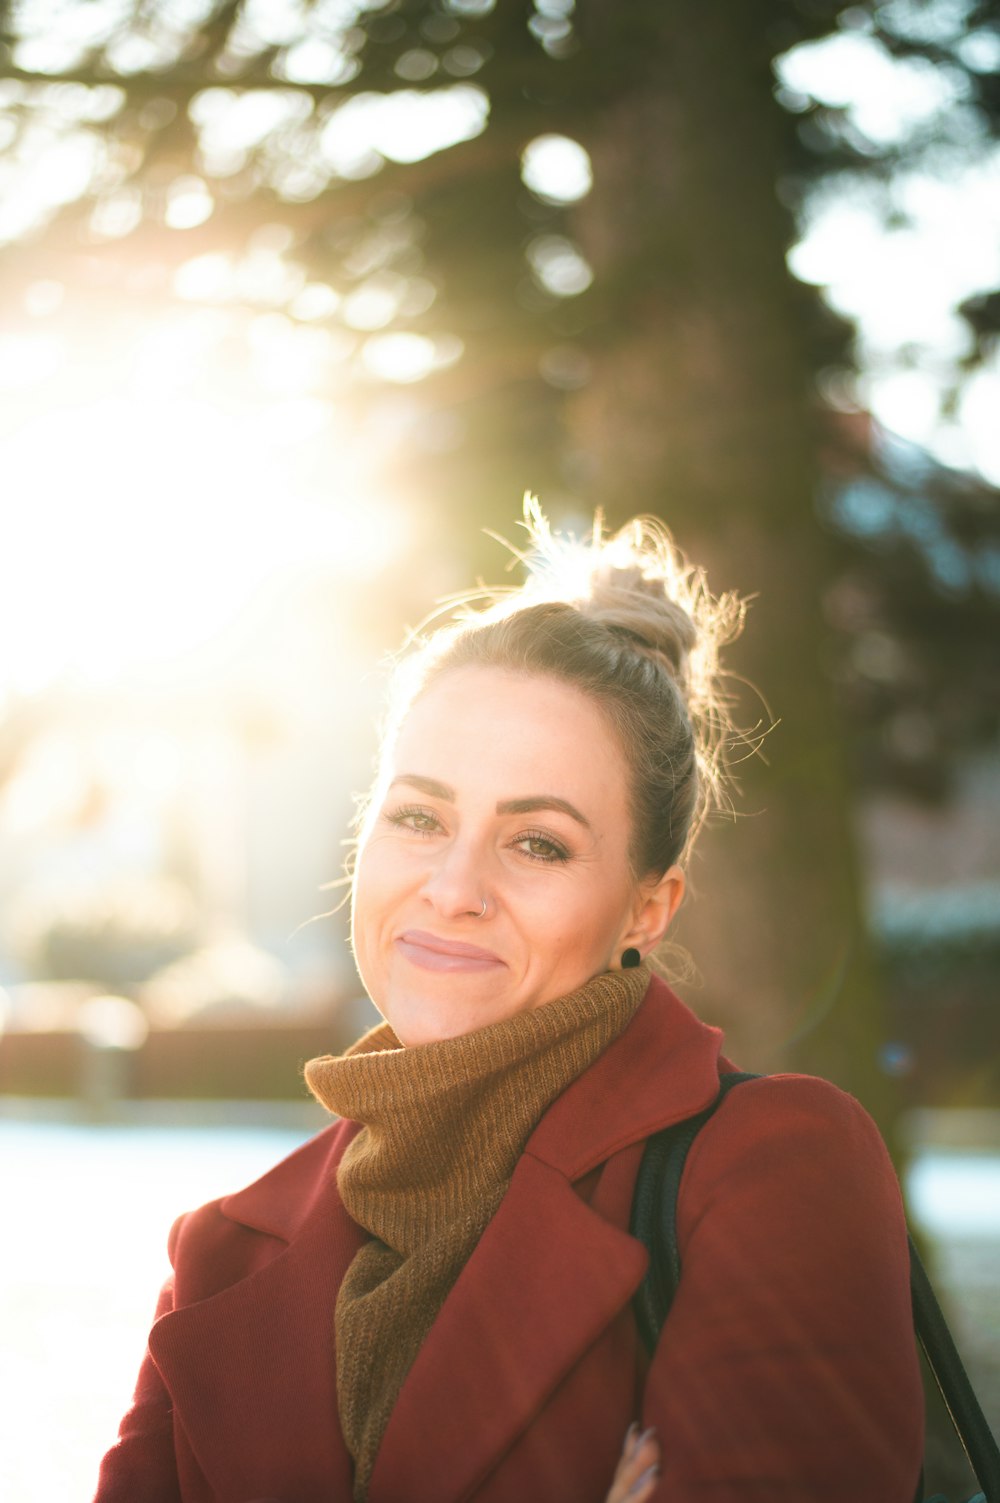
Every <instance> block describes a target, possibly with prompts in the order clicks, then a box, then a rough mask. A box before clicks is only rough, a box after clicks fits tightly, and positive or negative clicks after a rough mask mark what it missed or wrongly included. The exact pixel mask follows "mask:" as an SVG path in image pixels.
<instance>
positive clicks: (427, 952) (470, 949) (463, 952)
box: [395, 929, 504, 971]
mask: <svg viewBox="0 0 1000 1503" xmlns="http://www.w3.org/2000/svg"><path fill="white" fill-rule="evenodd" d="M395 946H396V949H397V951H398V952H399V953H400V954H401V955H402V956H404V958H405V959H406V960H408V961H410V963H411V964H412V965H415V966H419V968H420V969H421V970H424V971H489V970H498V969H500V968H502V967H503V966H504V962H503V961H502V960H501V959H500V957H499V955H495V954H494V953H493V951H492V950H484V949H482V948H481V946H479V945H467V944H464V943H463V942H462V941H461V940H458V939H442V938H441V937H440V935H437V934H428V933H427V932H426V930H424V929H407V930H405V931H404V932H403V933H402V934H400V935H399V936H398V937H397V939H396V940H395Z"/></svg>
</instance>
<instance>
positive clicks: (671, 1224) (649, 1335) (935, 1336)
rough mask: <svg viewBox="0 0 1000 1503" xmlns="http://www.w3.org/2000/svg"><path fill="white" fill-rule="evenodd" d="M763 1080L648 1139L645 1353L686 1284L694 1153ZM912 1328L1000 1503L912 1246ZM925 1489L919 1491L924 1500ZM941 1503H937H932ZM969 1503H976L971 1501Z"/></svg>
mask: <svg viewBox="0 0 1000 1503" xmlns="http://www.w3.org/2000/svg"><path fill="white" fill-rule="evenodd" d="M759 1079H760V1077H759V1076H757V1075H750V1074H735V1073H734V1074H730V1075H723V1076H721V1077H720V1079H719V1094H718V1095H717V1096H716V1098H715V1100H714V1101H713V1102H711V1104H710V1105H709V1106H707V1107H705V1109H704V1111H701V1112H699V1113H698V1114H697V1116H694V1117H688V1118H686V1119H685V1120H684V1121H683V1122H675V1123H674V1124H673V1125H672V1126H670V1127H665V1128H663V1130H662V1131H661V1132H658V1133H654V1134H653V1136H652V1137H651V1138H649V1139H647V1142H646V1147H645V1149H644V1150H643V1155H642V1162H641V1163H640V1165H639V1173H638V1176H637V1178H636V1182H635V1193H634V1195H633V1199H632V1216H631V1221H630V1224H629V1230H630V1231H631V1233H632V1236H633V1237H637V1238H638V1239H639V1241H640V1242H642V1243H643V1244H644V1246H645V1247H646V1249H647V1251H648V1252H649V1268H648V1269H647V1271H646V1276H645V1278H644V1279H643V1281H642V1283H641V1285H640V1286H639V1288H638V1290H637V1291H636V1293H635V1296H634V1299H633V1301H632V1304H633V1308H634V1310H635V1317H636V1322H637V1324H638V1327H639V1332H640V1334H641V1336H642V1340H643V1343H644V1345H645V1347H646V1350H647V1351H648V1352H649V1354H650V1356H652V1354H653V1351H654V1349H655V1347H656V1343H657V1341H658V1339H659V1335H660V1331H661V1330H662V1328H663V1323H664V1321H665V1320H666V1318H667V1314H668V1312H669V1310H670V1306H671V1304H672V1303H673V1299H674V1295H675V1294H676V1292H677V1285H678V1283H679V1282H680V1276H681V1259H680V1252H679V1251H678V1247H677V1196H678V1192H679V1190H680V1183H681V1175H682V1174H683V1173H684V1164H685V1161H686V1159H687V1156H688V1150H689V1149H690V1147H691V1144H692V1143H693V1142H694V1140H695V1138H696V1137H697V1136H698V1133H699V1132H700V1131H701V1129H702V1128H703V1127H704V1125H705V1123H706V1122H707V1121H708V1120H709V1118H710V1117H711V1116H712V1114H713V1113H714V1112H715V1111H716V1110H717V1108H718V1107H719V1105H720V1104H721V1102H722V1101H723V1100H724V1098H725V1096H726V1094H727V1092H728V1091H730V1090H731V1089H732V1088H733V1086H737V1085H740V1084H742V1082H743V1081H745V1080H759ZM909 1249H910V1294H911V1298H912V1301H913V1325H914V1329H915V1331H916V1334H917V1339H918V1340H919V1342H920V1345H921V1347H922V1348H923V1352H924V1356H925V1357H926V1359H927V1365H928V1367H929V1368H930V1370H931V1373H932V1374H933V1376H934V1381H935V1382H936V1384H937V1386H938V1388H939V1389H940V1390H941V1396H942V1398H943V1399H944V1402H945V1405H946V1407H947V1410H948V1413H949V1415H950V1416H951V1421H952V1424H953V1425H954V1426H955V1430H956V1431H957V1433H958V1438H959V1440H960V1441H961V1442H962V1445H963V1447H964V1448H965V1453H966V1455H967V1456H968V1458H969V1461H970V1463H971V1465H972V1469H973V1471H974V1472H975V1474H976V1478H977V1480H978V1482H979V1484H980V1486H981V1487H982V1489H983V1491H982V1494H977V1498H978V1497H982V1498H984V1499H985V1503H1000V1448H998V1446H997V1443H996V1441H995V1440H994V1438H993V1434H992V1431H991V1429H990V1426H989V1425H988V1424H987V1421H986V1417H985V1415H984V1414H983V1411H982V1409H981V1407H980V1405H979V1400H978V1399H977V1398H976V1395H975V1391H974V1389H973V1387H972V1384H971V1383H970V1382H969V1377H968V1374H967V1373H966V1371H965V1368H964V1367H963V1365H962V1359H961V1357H960V1356H959V1355H958V1350H957V1348H956V1346H955V1342H954V1340H953V1338H952V1334H951V1332H950V1330H949V1329H948V1323H947V1321H946V1320H945V1318H944V1315H943V1313H942V1310H941V1306H940V1305H939V1304H938V1302H937V1297H936V1295H935V1293H934V1290H933V1288H932V1286H931V1282H930V1280H929V1279H928V1277H927V1274H926V1272H925V1270H924V1267H923V1264H922V1263H921V1261H920V1258H919V1256H918V1254H917V1250H916V1248H915V1247H914V1245H913V1239H912V1237H911V1238H909ZM922 1493H923V1488H922V1487H920V1488H918V1492H917V1497H918V1498H919V1497H921V1495H922ZM931 1503H934V1500H931ZM969 1503H976V1499H975V1498H973V1499H970V1500H969Z"/></svg>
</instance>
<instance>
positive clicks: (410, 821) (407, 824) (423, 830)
mask: <svg viewBox="0 0 1000 1503" xmlns="http://www.w3.org/2000/svg"><path fill="white" fill-rule="evenodd" d="M384 817H385V819H386V820H387V821H388V823H389V824H391V825H395V827H396V828H397V829H400V830H412V831H413V833H414V834H415V835H435V834H437V832H438V830H440V828H441V821H440V820H439V819H438V817H437V815H436V814H433V813H432V812H431V810H430V809H421V808H420V807H419V806H414V807H411V808H402V809H392V810H388V811H387V812H386V814H385V816H384Z"/></svg>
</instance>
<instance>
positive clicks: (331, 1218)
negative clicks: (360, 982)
mask: <svg viewBox="0 0 1000 1503" xmlns="http://www.w3.org/2000/svg"><path fill="white" fill-rule="evenodd" d="M345 1126H346V1124H345ZM337 1136H338V1138H340V1139H342V1140H343V1141H342V1142H339V1143H338V1144H337V1147H338V1149H340V1151H342V1148H343V1146H344V1143H345V1142H346V1140H347V1139H348V1138H349V1136H350V1134H349V1133H348V1132H341V1131H340V1130H338V1131H337ZM308 1147H309V1145H307V1148H308ZM329 1157H330V1159H331V1160H332V1159H333V1158H334V1155H330V1156H329ZM336 1157H337V1158H339V1152H338V1153H337V1154H336ZM281 1168H284V1169H285V1174H286V1176H287V1173H288V1171H287V1167H285V1166H279V1171H272V1174H271V1175H269V1176H265V1177H264V1179H263V1180H261V1181H259V1182H258V1183H257V1184H256V1185H253V1186H251V1187H250V1188H249V1189H248V1190H246V1191H243V1192H241V1194H239V1195H236V1196H231V1197H229V1199H228V1200H227V1201H224V1202H223V1210H224V1212H225V1214H226V1215H227V1216H228V1217H229V1219H230V1220H235V1221H240V1222H241V1223H242V1224H244V1225H246V1226H250V1227H253V1228H254V1231H253V1233H251V1234H250V1245H251V1246H252V1247H253V1248H254V1249H255V1251H258V1244H259V1241H260V1239H261V1237H262V1236H267V1237H269V1238H272V1239H277V1238H279V1237H280V1238H281V1239H282V1242H283V1241H284V1235H283V1234H287V1235H289V1236H291V1237H292V1240H291V1241H290V1242H289V1244H288V1245H286V1246H282V1245H281V1244H280V1243H278V1242H275V1246H276V1247H277V1248H278V1250H277V1252H276V1255H275V1256H273V1257H271V1258H270V1260H269V1261H267V1262H264V1263H263V1265H262V1266H259V1267H257V1268H256V1269H255V1271H253V1272H251V1273H250V1274H249V1275H248V1276H247V1277H244V1278H240V1279H239V1280H238V1281H237V1282H234V1283H231V1284H229V1285H228V1287H225V1288H223V1289H222V1290H221V1292H219V1293H217V1294H213V1295H211V1296H210V1297H209V1298H207V1299H199V1300H198V1301H197V1302H196V1303H193V1304H184V1305H182V1307H181V1308H179V1309H177V1310H176V1311H174V1312H172V1313H171V1314H168V1315H166V1316H164V1317H163V1319H162V1320H160V1321H158V1322H157V1323H156V1325H155V1326H154V1327H153V1330H152V1332H151V1334H150V1351H151V1353H152V1356H153V1359H154V1361H155V1362H156V1364H157V1367H158V1368H159V1369H160V1372H161V1374H162V1375H163V1378H164V1381H165V1382H166V1384H167V1387H168V1389H169V1391H170V1393H171V1395H172V1398H173V1401H174V1406H175V1409H176V1412H177V1416H178V1419H179V1422H180V1425H181V1427H182V1429H183V1431H184V1433H185V1435H186V1437H187V1440H188V1442H189V1444H190V1446H191V1448H192V1450H193V1452H194V1455H195V1458H196V1460H197V1462H198V1465H199V1467H200V1468H201V1470H202V1472H203V1473H204V1474H205V1476H206V1478H207V1479H208V1481H209V1483H210V1485H211V1486H212V1488H213V1490H214V1491H213V1496H218V1497H219V1498H226V1499H229V1498H233V1499H246V1498H260V1497H263V1496H273V1497H275V1498H294V1499H295V1500H296V1503H350V1499H351V1463H350V1458H349V1456H348V1454H347V1450H346V1447H345V1445H344V1442H343V1437H342V1435H341V1432H340V1425H339V1423H338V1419H337V1394H336V1367H335V1354H334V1338H333V1311H334V1304H335V1301H336V1296H337V1290H338V1288H339V1286H340V1281H341V1279H342V1278H343V1275H344V1272H345V1270H346V1269H347V1267H348V1265H349V1263H350V1262H351V1259H352V1258H353V1257H354V1254H355V1253H356V1252H357V1250H358V1248H359V1247H360V1245H361V1243H362V1242H363V1241H364V1240H365V1233H364V1232H363V1231H362V1230H361V1228H360V1227H358V1226H357V1225H356V1224H355V1223H354V1222H353V1221H351V1219H350V1217H349V1216H348V1215H347V1213H346V1211H345V1210H344V1208H343V1206H342V1205H341V1202H340V1198H339V1196H338V1195H337V1193H336V1186H335V1183H334V1179H333V1175H332V1173H323V1174H322V1175H321V1176H320V1177H319V1180H318V1182H317V1188H316V1189H315V1191H314V1193H313V1194H312V1196H311V1198H310V1200H309V1202H308V1209H307V1211H306V1214H305V1216H304V1217H302V1218H301V1219H299V1218H300V1217H301V1208H302V1200H301V1198H298V1199H297V1198H296V1197H295V1196H282V1197H281V1200H280V1201H278V1200H277V1199H276V1197H275V1195H274V1192H273V1189H271V1190H270V1191H269V1188H268V1182H269V1181H271V1180H273V1179H274V1177H275V1175H276V1174H277V1173H279V1172H281ZM312 1174H313V1176H314V1175H315V1169H313V1171H312ZM295 1207H297V1209H293V1208H295ZM286 1208H287V1210H286ZM288 1218H291V1219H290V1220H289V1219H288Z"/></svg>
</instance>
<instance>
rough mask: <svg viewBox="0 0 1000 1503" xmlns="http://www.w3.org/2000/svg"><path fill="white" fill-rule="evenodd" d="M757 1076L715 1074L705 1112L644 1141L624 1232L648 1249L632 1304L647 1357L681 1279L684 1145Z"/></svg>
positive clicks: (654, 1343) (657, 1337)
mask: <svg viewBox="0 0 1000 1503" xmlns="http://www.w3.org/2000/svg"><path fill="white" fill-rule="evenodd" d="M759 1078H760V1077H759V1076H757V1075H750V1074H737V1073H733V1074H730V1075H722V1076H720V1078H719V1094H718V1095H717V1096H716V1098H715V1100H714V1101H713V1102H711V1103H710V1105H708V1106H706V1107H705V1109H704V1111H700V1112H699V1113H698V1114H697V1116H695V1117H686V1118H685V1119H684V1121H683V1122H674V1123H673V1124H672V1125H671V1126H670V1127H665V1128H663V1130H662V1131H661V1132H658V1133H654V1134H653V1136H652V1137H651V1138H647V1140H646V1147H645V1149H644V1150H643V1155H642V1162H641V1164H640V1165H639V1174H638V1177H637V1179H636V1182H635V1193H634V1195H633V1197H632V1216H631V1221H630V1223H629V1230H630V1232H631V1233H632V1236H633V1237H638V1239H639V1241H640V1242H642V1243H643V1245H644V1246H645V1248H646V1249H647V1251H648V1253H649V1267H648V1269H647V1270H646V1276H645V1278H644V1279H643V1281H642V1283H641V1284H640V1286H639V1288H638V1289H637V1290H636V1293H635V1296H634V1298H633V1301H632V1305H633V1309H634V1310H635V1317H636V1321H637V1322H638V1325H639V1332H640V1334H641V1336H642V1339H643V1343H644V1344H645V1347H646V1350H647V1351H648V1352H649V1354H650V1355H651V1356H652V1353H653V1349H654V1347H655V1346H656V1343H657V1341H658V1339H659V1335H660V1330H661V1329H662V1326H663V1322H664V1321H665V1320H666V1318H667V1312H668V1310H669V1309H670V1306H671V1305H672V1303H673V1299H674V1295H675V1293H676V1292H677V1285H678V1283H679V1282H680V1276H681V1258H680V1253H679V1252H678V1250H677V1193H678V1191H679V1189H680V1183H681V1175H682V1174H683V1173H684V1163H685V1160H686V1159H687V1156H688V1149H689V1148H690V1147H691V1144H692V1143H693V1142H694V1140H695V1138H696V1137H697V1136H698V1133H699V1132H700V1131H701V1129H702V1128H703V1127H704V1125H705V1123H706V1122H707V1121H708V1119H709V1117H711V1116H712V1114H713V1112H714V1111H715V1110H716V1109H717V1107H718V1106H719V1105H720V1104H721V1103H722V1101H723V1100H724V1099H725V1096H726V1093H727V1092H728V1091H730V1090H731V1089H732V1087H733V1086H737V1085H740V1084H741V1083H742V1082H743V1081H744V1080H758V1079H759Z"/></svg>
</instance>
